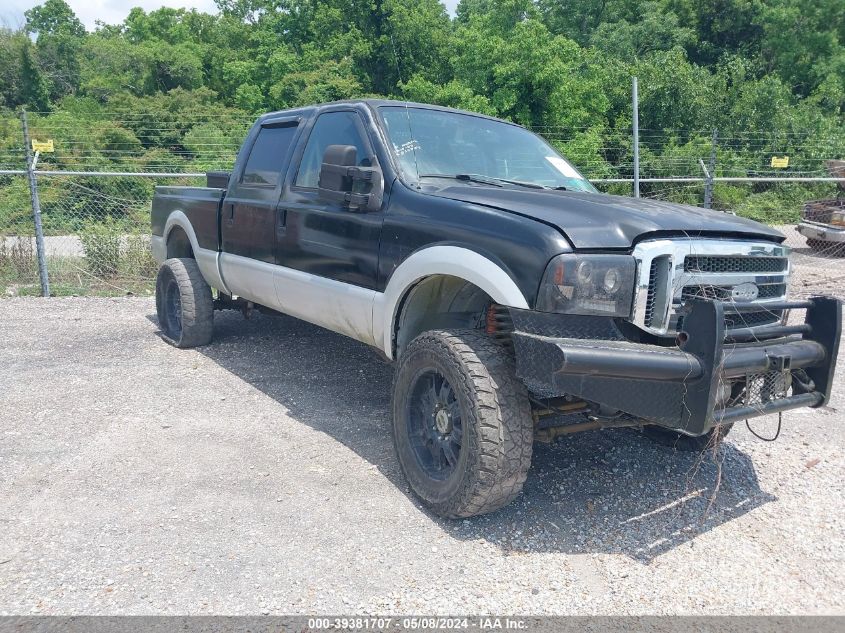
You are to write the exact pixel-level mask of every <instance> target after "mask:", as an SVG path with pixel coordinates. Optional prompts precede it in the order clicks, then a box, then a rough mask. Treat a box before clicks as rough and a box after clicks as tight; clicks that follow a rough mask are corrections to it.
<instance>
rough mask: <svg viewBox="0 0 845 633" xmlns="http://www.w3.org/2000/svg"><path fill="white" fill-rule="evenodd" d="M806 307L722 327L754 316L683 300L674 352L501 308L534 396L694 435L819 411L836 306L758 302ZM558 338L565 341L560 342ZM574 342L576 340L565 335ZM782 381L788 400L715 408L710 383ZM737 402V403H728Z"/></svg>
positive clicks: (822, 301)
mask: <svg viewBox="0 0 845 633" xmlns="http://www.w3.org/2000/svg"><path fill="white" fill-rule="evenodd" d="M766 308H768V309H770V310H806V315H805V320H804V323H802V324H800V325H792V326H790V325H778V326H768V327H765V328H762V327H761V328H756V329H754V330H751V329H733V330H729V331H726V329H725V314H726V313H727V314H730V313H740V314H741V313H742V312H746V311H755V310H760V305H759V304H757V305H753V304H748V305H741V304H732V303H722V302H719V301H711V300H694V301H689V302H687V303H686V304H685V305H684V306H683V307H682V308H681V309H680V312H681V314H682V316H683V318H682V321H681V332H680V334H679V335H678V339H677V340H678V344H677V346H676V347H663V346H660V345H650V344H644V343H638V342H632V341H630V340H628V339H627V338H626V337H625V335H624V334H623V331H624V328H623V327H619V326H618V325H617V324H616V323H615V322H614V321H613V320H612V319H607V318H601V317H566V316H564V315H548V314H542V313H538V312H532V311H528V310H517V309H510V314H511V318H512V320H513V328H514V331H513V332H512V334H511V338H512V340H513V344H514V351H515V354H516V369H517V375H518V376H519V377H520V378H521V379H522V380H523V381H524V382H525V384H526V385H527V386H528V388H529V389H530V390H531V391H533V392H534V393H535V394H536V395H538V396H540V397H556V396H561V395H570V396H577V397H579V398H583V399H584V400H589V401H591V402H596V403H599V404H602V405H606V406H608V407H611V408H613V409H618V410H620V411H624V412H625V413H628V414H630V415H633V416H636V417H639V418H643V419H644V420H647V421H649V422H653V423H655V424H659V425H661V426H665V427H668V428H672V429H675V430H677V431H680V432H682V433H684V434H687V435H694V436H695V435H703V434H704V433H707V431H709V430H710V429H711V428H713V427H714V426H715V425H717V424H721V423H725V424H727V423H731V422H735V421H737V420H743V419H748V418H753V417H757V416H760V415H766V414H769V413H776V412H780V411H787V410H789V409H796V408H799V407H819V406H822V405H824V404H825V403H826V402H827V400H828V398H829V397H830V394H831V389H832V387H833V373H834V368H835V367H836V358H837V355H838V353H839V337H840V333H841V329H842V309H841V303H840V301H839V300H838V299H834V298H830V297H813V298H812V299H809V300H807V301H791V302H790V301H783V302H778V303H769V304H766ZM562 333H565V334H566V336H560V334H562ZM568 337H576V338H568ZM778 375H782V376H783V378H782V380H781V383H780V384H782V385H787V386H790V384H789V383H790V382H791V389H788V391H791V394H789V395H787V391H786V390H784V391H783V392H782V393H781V394H775V393H774V392H771V391H769V392H765V395H764V397H763V398H762V399H760V400H759V401H757V402H748V399H747V397H746V398H745V400H743V399H742V398H734V399H732V400H731V401H730V402H731V406H728V407H724V406H723V405H722V406H717V396H718V395H719V393H720V385H725V384H732V383H736V382H737V381H740V382H741V381H742V380H743V378H744V379H745V384H746V385H748V389H747V391H750V389H751V387H750V385H751V384H752V382H751V381H752V380H753V379H755V377H759V376H778ZM735 400H740V401H735Z"/></svg>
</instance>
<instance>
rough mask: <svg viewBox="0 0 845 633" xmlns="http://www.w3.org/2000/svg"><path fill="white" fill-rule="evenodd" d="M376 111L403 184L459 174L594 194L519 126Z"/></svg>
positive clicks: (412, 111)
mask: <svg viewBox="0 0 845 633" xmlns="http://www.w3.org/2000/svg"><path fill="white" fill-rule="evenodd" d="M379 109H380V111H381V116H382V120H383V121H384V127H385V129H386V131H387V136H388V138H389V140H390V144H391V145H392V148H391V149H392V151H393V155H394V156H395V157H396V162H397V163H398V164H399V168H400V169H401V170H402V175H403V176H404V179H405V180H406V181H410V182H415V183H416V182H420V180H425V179H426V178H437V177H451V178H454V177H456V176H461V178H460V180H461V181H463V182H476V183H485V181H489V182H486V184H494V183H497V182H498V183H509V184H512V185H517V186H518V185H520V184H523V185H528V186H532V185H533V186H534V187H537V186H542V187H548V188H551V189H556V188H560V189H571V190H574V191H590V192H595V191H596V189H595V187H593V186H592V185H591V184H590V183H589V182H588V181H587V179H586V178H584V177H583V176H582V175H581V174H579V173H578V171H577V170H576V169H575V168H574V167H573V166H572V165H571V164H569V162H567V161H566V160H565V159H564V158H563V157H562V156H561V155H560V154H558V153H557V152H556V151H555V150H554V149H553V148H552V147H551V146H550V145H549V144H548V143H546V142H545V141H544V140H543V139H541V138H540V137H539V136H537V135H535V134H532V133H531V132H529V131H528V130H526V129H524V128H521V127H517V126H515V125H510V124H508V123H503V122H501V121H494V120H491V119H485V118H482V117H478V116H472V115H471V114H460V113H457V112H446V111H442V110H429V109H426V108H413V107H409V108H406V107H403V106H382V107H381V108H379Z"/></svg>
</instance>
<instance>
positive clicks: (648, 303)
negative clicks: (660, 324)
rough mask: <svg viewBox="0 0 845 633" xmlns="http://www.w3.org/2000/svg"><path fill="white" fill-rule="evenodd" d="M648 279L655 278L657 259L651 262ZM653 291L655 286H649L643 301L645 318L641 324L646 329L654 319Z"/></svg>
mask: <svg viewBox="0 0 845 633" xmlns="http://www.w3.org/2000/svg"><path fill="white" fill-rule="evenodd" d="M648 277H649V279H656V278H657V259H654V260H652V262H651V269H650V270H649V273H648ZM655 290H656V288H655V284H649V286H648V294H647V295H646V299H645V317H644V318H643V323H644V324H645V325H646V327H649V326H651V322H652V320H653V319H654V296H655Z"/></svg>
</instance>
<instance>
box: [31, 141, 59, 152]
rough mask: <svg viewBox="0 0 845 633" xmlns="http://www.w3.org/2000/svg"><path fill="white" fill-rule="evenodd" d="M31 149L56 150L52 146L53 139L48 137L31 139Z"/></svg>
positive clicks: (36, 150) (38, 150) (35, 150)
mask: <svg viewBox="0 0 845 633" xmlns="http://www.w3.org/2000/svg"><path fill="white" fill-rule="evenodd" d="M32 151H33V152H44V153H47V152H55V151H56V150H55V149H54V147H53V139H48V140H46V141H36V140H35V139H32Z"/></svg>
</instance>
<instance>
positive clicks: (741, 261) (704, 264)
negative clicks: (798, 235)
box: [684, 255, 789, 273]
mask: <svg viewBox="0 0 845 633" xmlns="http://www.w3.org/2000/svg"><path fill="white" fill-rule="evenodd" d="M788 265H789V260H788V259H786V258H785V257H724V256H707V255H704V256H702V255H694V256H687V257H686V258H685V259H684V271H685V272H688V273H779V272H783V271H784V270H786V268H787V266H788Z"/></svg>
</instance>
